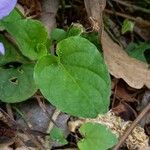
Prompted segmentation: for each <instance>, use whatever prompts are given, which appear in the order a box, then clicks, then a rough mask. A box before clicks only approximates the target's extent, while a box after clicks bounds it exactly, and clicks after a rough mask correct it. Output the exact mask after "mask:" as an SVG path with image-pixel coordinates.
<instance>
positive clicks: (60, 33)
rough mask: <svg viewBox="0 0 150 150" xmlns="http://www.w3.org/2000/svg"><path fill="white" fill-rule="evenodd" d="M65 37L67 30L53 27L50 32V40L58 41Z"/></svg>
mask: <svg viewBox="0 0 150 150" xmlns="http://www.w3.org/2000/svg"><path fill="white" fill-rule="evenodd" d="M66 37H67V32H66V31H64V30H63V29H59V28H55V29H53V30H52V32H51V40H52V41H56V42H60V41H61V40H63V39H65V38H66Z"/></svg>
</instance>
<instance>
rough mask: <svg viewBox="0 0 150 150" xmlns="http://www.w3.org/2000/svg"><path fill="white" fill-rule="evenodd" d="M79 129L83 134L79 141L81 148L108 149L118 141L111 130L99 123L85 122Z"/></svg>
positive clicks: (85, 149) (86, 149) (88, 149)
mask: <svg viewBox="0 0 150 150" xmlns="http://www.w3.org/2000/svg"><path fill="white" fill-rule="evenodd" d="M79 131H80V133H81V135H82V136H83V139H82V140H81V141H79V142H78V147H79V150H107V149H109V148H111V147H112V146H114V145H115V144H116V143H117V137H116V136H115V135H114V134H113V133H112V132H111V130H110V129H108V128H107V127H106V126H103V125H100V124H98V123H85V124H83V125H82V126H81V127H80V129H79Z"/></svg>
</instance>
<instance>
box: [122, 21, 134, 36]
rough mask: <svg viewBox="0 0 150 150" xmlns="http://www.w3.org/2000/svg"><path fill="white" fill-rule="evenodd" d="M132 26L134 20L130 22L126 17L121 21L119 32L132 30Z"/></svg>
mask: <svg viewBox="0 0 150 150" xmlns="http://www.w3.org/2000/svg"><path fill="white" fill-rule="evenodd" d="M133 28H134V22H132V21H130V20H128V19H125V20H124V22H123V25H122V29H121V33H122V34H124V33H126V32H128V31H131V32H132V31H133Z"/></svg>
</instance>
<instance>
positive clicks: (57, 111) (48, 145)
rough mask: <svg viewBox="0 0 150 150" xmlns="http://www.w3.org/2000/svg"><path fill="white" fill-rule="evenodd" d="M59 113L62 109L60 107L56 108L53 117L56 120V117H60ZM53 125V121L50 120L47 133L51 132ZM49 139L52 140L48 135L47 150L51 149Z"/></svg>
mask: <svg viewBox="0 0 150 150" xmlns="http://www.w3.org/2000/svg"><path fill="white" fill-rule="evenodd" d="M59 114H60V111H59V110H58V109H56V110H55V112H54V113H53V116H52V119H53V120H54V121H56V119H57V118H58V116H59ZM53 126H54V124H53V122H50V123H49V126H48V129H47V132H46V133H50V131H51V130H52V128H53ZM49 140H50V138H49V137H46V139H45V149H46V150H49V149H50V144H49Z"/></svg>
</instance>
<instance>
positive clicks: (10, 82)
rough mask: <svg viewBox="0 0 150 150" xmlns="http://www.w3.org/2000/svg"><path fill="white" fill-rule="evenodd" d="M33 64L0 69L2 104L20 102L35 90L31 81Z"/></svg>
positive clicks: (32, 80)
mask: <svg viewBox="0 0 150 150" xmlns="http://www.w3.org/2000/svg"><path fill="white" fill-rule="evenodd" d="M33 69H34V65H33V64H25V65H21V66H18V67H10V68H0V99H1V100H2V101H3V102H7V103H15V102H21V101H24V100H26V99H28V98H29V97H31V96H32V95H33V94H34V93H35V92H36V90H37V87H36V85H35V82H34V79H33Z"/></svg>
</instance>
